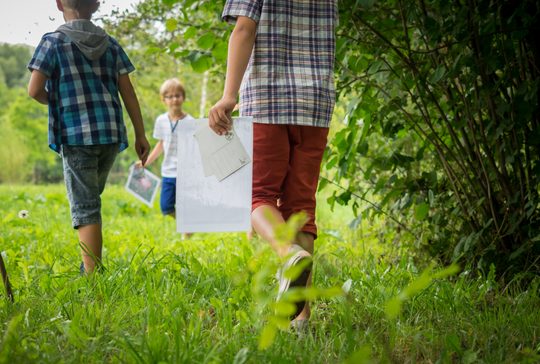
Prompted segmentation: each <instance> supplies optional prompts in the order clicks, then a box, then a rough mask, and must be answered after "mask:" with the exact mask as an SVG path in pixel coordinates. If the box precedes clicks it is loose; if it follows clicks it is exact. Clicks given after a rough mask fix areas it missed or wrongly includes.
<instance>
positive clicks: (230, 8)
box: [221, 0, 262, 23]
mask: <svg viewBox="0 0 540 364" xmlns="http://www.w3.org/2000/svg"><path fill="white" fill-rule="evenodd" d="M261 9H262V0H227V2H226V3H225V8H224V9H223V14H222V15H221V16H222V19H223V20H225V21H227V22H229V23H234V22H236V18H238V17H239V16H245V17H248V18H250V19H252V20H253V21H255V22H256V23H258V22H259V19H260V18H261Z"/></svg>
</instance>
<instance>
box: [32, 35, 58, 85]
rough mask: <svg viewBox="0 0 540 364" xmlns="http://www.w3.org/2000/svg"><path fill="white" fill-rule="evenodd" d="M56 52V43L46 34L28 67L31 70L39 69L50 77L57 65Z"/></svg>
mask: <svg viewBox="0 0 540 364" xmlns="http://www.w3.org/2000/svg"><path fill="white" fill-rule="evenodd" d="M54 54H55V51H54V44H53V43H52V42H51V40H50V39H49V38H47V37H45V36H44V37H43V38H41V41H40V42H39V44H38V46H37V47H36V50H35V52H34V55H33V56H32V59H31V60H30V63H28V69H29V70H30V71H33V70H37V71H39V72H41V73H43V74H45V75H46V76H47V77H49V78H50V77H51V76H52V74H53V72H54V69H55V67H56V65H57V64H56V57H55V55H54Z"/></svg>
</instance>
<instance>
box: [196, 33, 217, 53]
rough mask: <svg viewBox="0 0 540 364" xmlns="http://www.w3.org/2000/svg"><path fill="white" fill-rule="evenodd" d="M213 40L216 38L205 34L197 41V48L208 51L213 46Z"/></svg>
mask: <svg viewBox="0 0 540 364" xmlns="http://www.w3.org/2000/svg"><path fill="white" fill-rule="evenodd" d="M215 38H216V37H215V36H214V34H212V33H206V34H205V35H203V36H202V37H200V38H199V39H197V46H198V47H199V48H201V49H204V50H207V49H210V48H212V46H213V45H214V41H215Z"/></svg>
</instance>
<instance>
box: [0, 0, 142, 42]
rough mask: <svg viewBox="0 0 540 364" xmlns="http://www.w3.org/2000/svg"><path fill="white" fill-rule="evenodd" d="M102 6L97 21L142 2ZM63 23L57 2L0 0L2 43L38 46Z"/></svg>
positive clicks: (122, 0)
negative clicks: (45, 35)
mask: <svg viewBox="0 0 540 364" xmlns="http://www.w3.org/2000/svg"><path fill="white" fill-rule="evenodd" d="M100 2H101V6H100V8H99V10H98V12H97V13H96V14H94V17H100V16H103V15H107V14H110V13H111V11H112V10H113V9H119V10H121V11H122V10H125V9H132V8H133V4H136V3H138V2H140V0H101V1H100ZM63 22H64V19H63V18H62V13H61V12H60V11H58V9H57V8H56V1H55V0H0V43H12V44H17V43H25V44H29V45H31V46H36V45H37V44H38V43H39V40H40V39H41V36H42V35H43V34H44V33H47V32H50V31H53V30H55V29H56V28H58V26H60V25H61V24H62V23H63ZM98 24H99V23H98Z"/></svg>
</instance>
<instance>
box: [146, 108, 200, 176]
mask: <svg viewBox="0 0 540 364" xmlns="http://www.w3.org/2000/svg"><path fill="white" fill-rule="evenodd" d="M191 119H193V116H191V115H189V114H186V115H185V116H184V117H183V118H182V119H180V120H178V121H176V122H174V121H171V120H169V113H164V114H161V115H159V116H158V117H157V118H156V123H155V124H154V138H155V139H159V140H163V154H164V158H163V163H162V164H161V176H162V177H168V178H176V166H177V164H178V156H177V146H178V142H177V140H178V138H177V137H176V133H177V130H178V124H179V123H181V122H182V120H191Z"/></svg>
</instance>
